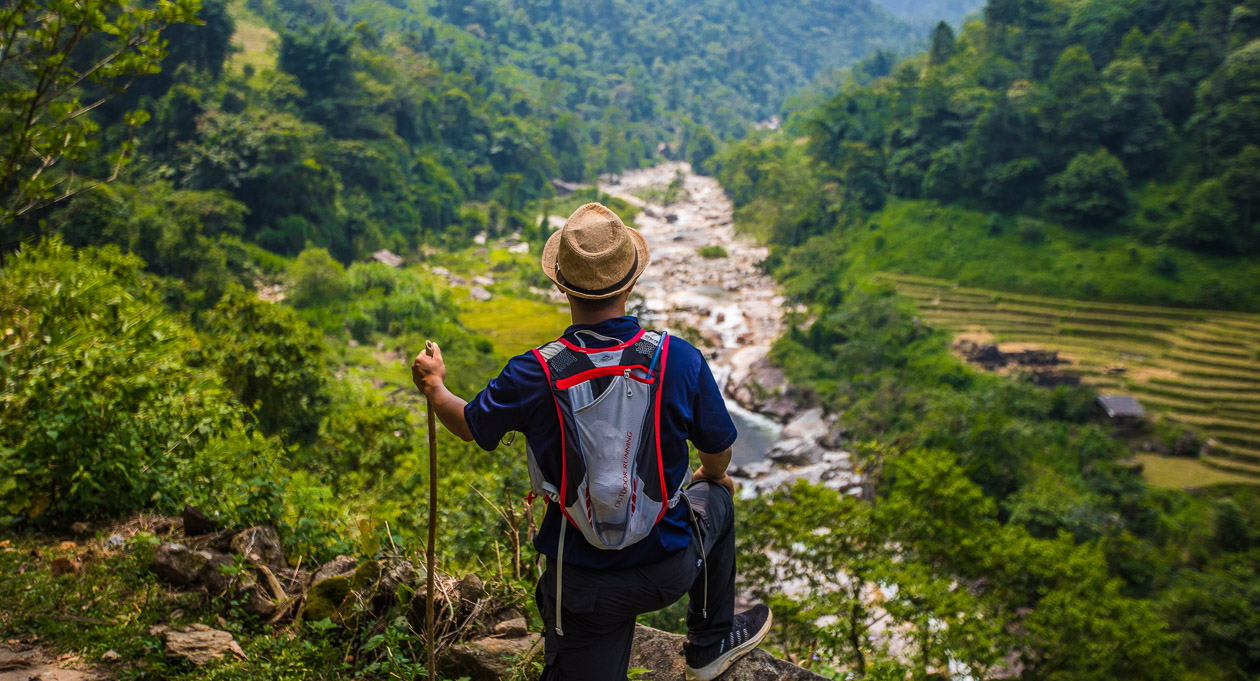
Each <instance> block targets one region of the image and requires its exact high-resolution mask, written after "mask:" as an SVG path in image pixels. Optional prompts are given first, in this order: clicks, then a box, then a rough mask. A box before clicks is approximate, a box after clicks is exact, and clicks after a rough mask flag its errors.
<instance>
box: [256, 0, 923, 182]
mask: <svg viewBox="0 0 1260 681" xmlns="http://www.w3.org/2000/svg"><path fill="white" fill-rule="evenodd" d="M252 3H253V4H252V6H254V7H258V8H260V10H261V11H262V12H263V13H264V14H266V15H268V16H271V17H273V18H274V20H276V21H279V22H282V23H285V24H287V25H293V24H294V23H295V22H301V23H318V22H321V21H324V20H326V19H329V18H335V19H337V20H340V21H341V22H344V23H345V25H352V24H354V23H356V22H358V21H366V22H368V24H369V25H372V26H374V27H377V28H378V29H385V28H387V27H388V28H389V29H395V28H397V27H400V26H406V27H408V28H409V29H410V30H414V31H417V32H418V33H420V35H421V36H422V38H423V39H424V41H425V42H426V43H427V44H431V43H432V42H433V41H440V42H446V43H448V44H449V43H456V44H460V43H462V44H464V45H466V46H467V48H465V49H468V48H471V49H473V50H476V51H480V52H483V53H486V54H487V55H489V56H491V57H492V58H493V65H492V68H494V69H495V70H500V69H510V70H512V71H516V72H517V73H519V74H521V75H522V76H524V77H525V78H524V81H523V82H521V83H520V84H519V85H520V87H522V88H523V89H528V90H530V91H532V92H533V93H535V94H537V95H544V96H545V97H546V98H547V99H548V100H550V103H552V104H553V105H559V106H560V108H563V109H564V110H566V111H567V112H570V113H574V114H577V115H579V116H580V117H581V118H582V119H584V120H586V121H590V122H593V123H602V124H603V125H619V126H625V125H627V124H629V125H630V126H631V128H630V135H629V136H630V138H632V139H635V138H637V139H639V140H641V142H642V144H643V147H642V148H641V149H638V150H636V151H634V152H632V153H631V159H632V161H631V163H630V164H629V165H630V166H631V167H633V166H634V165H637V164H635V163H634V162H633V158H634V157H635V155H636V154H637V155H638V156H639V157H643V156H645V155H652V154H654V153H655V151H656V146H657V144H658V143H660V142H665V143H668V144H671V145H672V144H674V143H675V142H676V140H675V139H674V137H673V135H676V134H682V133H684V132H685V131H684V128H683V127H682V123H683V121H684V120H689V121H693V122H694V123H697V124H700V125H702V126H706V127H707V128H709V129H710V130H712V131H713V133H715V134H716V135H717V136H718V137H720V138H721V137H726V136H728V135H732V134H739V133H742V132H743V131H744V130H746V129H747V127H748V126H749V125H750V124H752V123H756V122H758V121H761V120H763V119H766V118H768V117H769V116H771V115H774V114H778V113H779V112H780V107H781V106H782V104H783V102H784V100H785V99H786V98H787V97H788V96H790V95H792V94H794V93H795V92H796V91H797V90H799V89H800V88H802V87H803V86H805V85H806V84H808V83H809V82H811V81H812V80H813V79H814V77H815V76H816V75H817V74H819V73H822V72H825V71H828V70H832V69H836V68H840V67H843V66H848V65H851V64H853V63H854V62H856V61H858V60H859V59H861V58H862V57H864V56H866V55H867V54H870V53H872V52H875V51H876V50H878V49H881V48H883V49H891V50H894V51H898V52H903V51H907V50H909V49H914V48H917V47H918V46H919V43H920V42H921V40H922V38H921V37H920V36H919V35H917V34H916V33H915V32H914V31H913V30H912V29H911V28H910V26H909V25H907V24H906V23H904V22H902V21H899V20H897V19H895V18H894V17H893V16H891V15H890V14H888V13H887V12H886V11H885V10H884V9H883V8H881V7H880V6H879V5H878V4H877V3H875V2H873V1H872V0H808V1H806V2H795V3H790V4H787V5H784V4H781V3H774V2H768V1H767V0H754V1H753V2H735V1H733V0H704V1H703V2H685V1H683V0H655V1H653V2H630V1H628V0H603V1H601V2H596V3H591V2H580V1H578V0H555V1H554V2H530V1H523V0H502V1H499V2H478V3H472V4H469V3H465V2H447V1H438V2H432V3H424V2H418V1H414V0H413V1H412V2H397V3H385V2H380V1H379V0H356V1H355V2H349V3H332V2H327V0H324V1H323V2H320V1H315V2H311V1H305V0H304V1H302V2H297V1H296V0H252ZM641 126H642V127H641ZM652 126H656V127H662V128H665V129H666V130H661V131H656V132H655V133H654V132H653V131H652V130H650V129H649V128H650V127H652ZM685 141H686V140H684V142H685ZM608 160H609V162H612V163H613V164H614V165H610V166H609V167H608V169H610V170H613V171H615V170H617V169H619V168H620V167H626V165H627V164H626V163H625V162H621V164H620V165H615V164H616V163H617V159H608ZM571 179H579V178H571Z"/></svg>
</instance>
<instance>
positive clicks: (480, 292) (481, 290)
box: [468, 286, 493, 303]
mask: <svg viewBox="0 0 1260 681" xmlns="http://www.w3.org/2000/svg"><path fill="white" fill-rule="evenodd" d="M468 295H470V296H472V299H473V300H476V301H478V302H482V303H484V302H486V301H487V300H490V298H492V297H493V296H491V295H490V292H489V291H487V290H486V289H485V287H483V286H474V287H472V288H470V289H468Z"/></svg>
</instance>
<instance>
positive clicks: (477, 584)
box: [435, 572, 486, 611]
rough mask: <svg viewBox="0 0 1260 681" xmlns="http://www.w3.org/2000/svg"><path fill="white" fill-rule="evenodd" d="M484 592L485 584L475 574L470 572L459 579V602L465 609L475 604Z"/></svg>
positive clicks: (469, 608)
mask: <svg viewBox="0 0 1260 681" xmlns="http://www.w3.org/2000/svg"><path fill="white" fill-rule="evenodd" d="M435 576H436V575H435ZM485 594H486V585H485V583H484V582H482V581H481V578H480V577H478V576H477V575H474V574H472V573H471V572H470V573H468V574H467V575H464V578H463V579H461V580H459V602H460V605H461V606H462V607H463V608H464V610H465V611H467V610H471V609H472V608H473V606H475V605H477V601H479V600H481V597H482V596H484V595H485Z"/></svg>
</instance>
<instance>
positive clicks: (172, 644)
mask: <svg viewBox="0 0 1260 681" xmlns="http://www.w3.org/2000/svg"><path fill="white" fill-rule="evenodd" d="M162 642H163V643H164V644H165V647H166V656H167V657H176V658H183V659H185V660H187V661H189V662H191V663H192V664H195V665H197V666H201V665H204V664H208V663H209V662H210V661H212V660H217V659H219V658H221V657H223V656H224V655H228V654H231V655H234V656H236V657H238V658H240V659H242V660H243V659H245V651H243V650H241V646H240V645H239V644H238V643H237V642H236V639H234V638H232V635H231V634H229V633H227V632H226V631H219V630H218V629H211V628H210V627H207V626H206V625H204V624H190V625H188V626H186V627H178V628H176V629H167V630H166V631H164V632H162Z"/></svg>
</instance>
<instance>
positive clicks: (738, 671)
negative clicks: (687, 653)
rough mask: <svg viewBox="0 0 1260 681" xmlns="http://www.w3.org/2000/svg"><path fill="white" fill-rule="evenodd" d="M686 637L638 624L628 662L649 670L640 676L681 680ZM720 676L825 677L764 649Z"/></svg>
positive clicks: (728, 680)
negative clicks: (683, 648) (781, 658)
mask: <svg viewBox="0 0 1260 681" xmlns="http://www.w3.org/2000/svg"><path fill="white" fill-rule="evenodd" d="M685 639H686V637H685V636H680V635H678V634H670V633H668V632H664V631H660V630H659V629H653V628H651V627H645V626H642V625H639V626H637V627H635V630H634V646H633V647H632V648H631V649H630V666H631V667H643V668H645V669H650V670H651V672H649V673H645V674H643V675H642V676H640V677H639V678H641V679H651V680H652V681H682V679H683V674H684V671H683V670H684V668H685V666H686V665H685V663H684V661H683V656H682V655H681V652H682V647H683V641H684V640H685ZM720 678H721V681H824V677H822V676H819V675H817V674H815V673H813V672H811V671H809V670H806V669H802V668H800V667H798V666H796V665H794V664H792V663H791V662H788V661H786V660H780V659H778V658H776V657H774V656H773V655H771V654H770V653H767V652H766V651H764V650H754V651H752V652H751V653H749V654H747V655H745V656H744V657H743V658H741V659H740V660H739V661H737V662H736V663H735V664H734V665H732V666H731V668H730V669H728V670H726V672H725V673H724V674H722V676H721V677H720Z"/></svg>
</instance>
